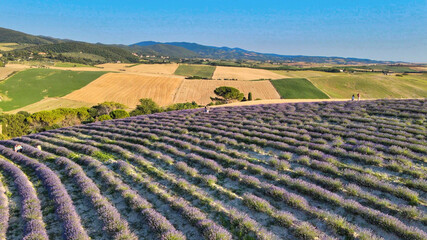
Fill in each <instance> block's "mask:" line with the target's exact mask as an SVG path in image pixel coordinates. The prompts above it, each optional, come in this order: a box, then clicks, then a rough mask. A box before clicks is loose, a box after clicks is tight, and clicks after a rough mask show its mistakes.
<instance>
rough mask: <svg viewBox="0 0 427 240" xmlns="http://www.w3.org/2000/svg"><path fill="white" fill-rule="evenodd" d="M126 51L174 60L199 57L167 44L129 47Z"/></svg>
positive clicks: (191, 52)
mask: <svg viewBox="0 0 427 240" xmlns="http://www.w3.org/2000/svg"><path fill="white" fill-rule="evenodd" d="M128 49H129V50H130V51H132V52H136V53H138V54H142V55H156V56H169V57H174V58H193V57H199V54H197V53H195V52H193V51H191V50H188V49H186V48H183V47H179V46H174V45H169V44H151V45H147V46H140V45H131V46H128Z"/></svg>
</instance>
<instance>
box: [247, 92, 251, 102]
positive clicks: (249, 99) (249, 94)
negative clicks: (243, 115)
mask: <svg viewBox="0 0 427 240" xmlns="http://www.w3.org/2000/svg"><path fill="white" fill-rule="evenodd" d="M248 101H252V93H251V92H249V93H248Z"/></svg>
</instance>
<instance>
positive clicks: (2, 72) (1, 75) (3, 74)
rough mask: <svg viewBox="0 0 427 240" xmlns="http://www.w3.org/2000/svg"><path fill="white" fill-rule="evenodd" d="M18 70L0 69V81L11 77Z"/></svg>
mask: <svg viewBox="0 0 427 240" xmlns="http://www.w3.org/2000/svg"><path fill="white" fill-rule="evenodd" d="M19 70H20V69H17V68H9V67H0V80H3V79H6V78H7V77H9V76H10V75H12V74H13V73H14V72H17V71H19Z"/></svg>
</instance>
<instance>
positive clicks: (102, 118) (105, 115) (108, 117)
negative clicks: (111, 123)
mask: <svg viewBox="0 0 427 240" xmlns="http://www.w3.org/2000/svg"><path fill="white" fill-rule="evenodd" d="M111 119H112V118H111V117H110V115H107V114H104V115H101V116H99V117H98V121H101V122H102V121H106V120H111Z"/></svg>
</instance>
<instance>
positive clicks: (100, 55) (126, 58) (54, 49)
mask: <svg viewBox="0 0 427 240" xmlns="http://www.w3.org/2000/svg"><path fill="white" fill-rule="evenodd" d="M38 52H44V53H47V55H46V56H45V57H47V58H52V59H57V60H60V61H65V62H75V63H83V64H91V63H92V64H94V63H103V62H117V61H121V62H131V63H136V62H138V61H139V58H138V57H136V56H134V55H132V53H131V52H129V51H127V50H125V49H122V48H119V47H115V46H108V45H103V44H91V43H84V42H63V43H54V44H46V45H39V46H32V47H27V48H24V49H19V50H15V51H12V52H8V53H6V55H7V56H9V55H12V56H14V57H18V56H19V57H22V56H24V57H25V56H27V57H28V56H30V55H31V53H38ZM70 53H72V54H70ZM87 56H91V57H87Z"/></svg>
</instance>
